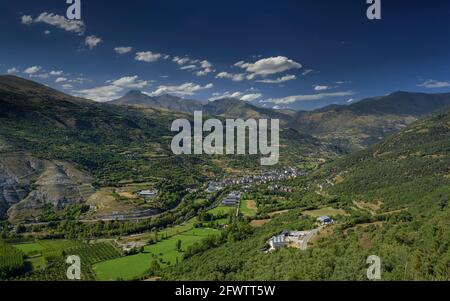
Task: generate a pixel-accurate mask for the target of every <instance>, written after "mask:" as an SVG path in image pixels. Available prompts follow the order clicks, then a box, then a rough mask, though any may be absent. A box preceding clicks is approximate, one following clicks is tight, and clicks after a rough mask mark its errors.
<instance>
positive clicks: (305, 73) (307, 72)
mask: <svg viewBox="0 0 450 301" xmlns="http://www.w3.org/2000/svg"><path fill="white" fill-rule="evenodd" d="M313 71H314V70H313V69H306V70H305V71H303V72H302V75H303V76H306V75H308V74H310V73H311V72H313Z"/></svg>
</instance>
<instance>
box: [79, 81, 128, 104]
mask: <svg viewBox="0 0 450 301" xmlns="http://www.w3.org/2000/svg"><path fill="white" fill-rule="evenodd" d="M122 91H123V88H122V87H118V86H114V85H108V86H101V87H96V88H92V89H84V90H81V91H78V92H77V93H76V95H77V96H79V97H84V98H87V99H92V100H95V101H98V102H105V101H109V100H113V99H115V98H119V97H120V95H119V93H120V92H122Z"/></svg>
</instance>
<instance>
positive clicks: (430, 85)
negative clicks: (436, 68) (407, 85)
mask: <svg viewBox="0 0 450 301" xmlns="http://www.w3.org/2000/svg"><path fill="white" fill-rule="evenodd" d="M418 86H419V87H425V88H427V89H439V88H447V87H450V82H449V81H437V80H434V79H429V80H427V81H424V82H423V83H421V84H419V85H418Z"/></svg>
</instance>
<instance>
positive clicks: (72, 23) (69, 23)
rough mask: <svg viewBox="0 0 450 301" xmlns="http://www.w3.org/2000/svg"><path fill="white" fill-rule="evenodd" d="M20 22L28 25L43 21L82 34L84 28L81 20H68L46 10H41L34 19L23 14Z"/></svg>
mask: <svg viewBox="0 0 450 301" xmlns="http://www.w3.org/2000/svg"><path fill="white" fill-rule="evenodd" d="M21 22H22V24H26V25H30V24H32V23H45V24H48V25H51V26H54V27H57V28H60V29H63V30H65V31H67V32H71V33H76V34H78V35H83V34H84V32H85V30H86V26H85V25H84V22H83V21H80V20H69V19H67V18H66V17H64V16H60V15H57V14H54V13H47V12H43V13H42V14H40V15H39V16H38V17H37V18H35V19H33V18H32V17H31V16H29V15H24V16H22V18H21ZM49 33H50V32H49Z"/></svg>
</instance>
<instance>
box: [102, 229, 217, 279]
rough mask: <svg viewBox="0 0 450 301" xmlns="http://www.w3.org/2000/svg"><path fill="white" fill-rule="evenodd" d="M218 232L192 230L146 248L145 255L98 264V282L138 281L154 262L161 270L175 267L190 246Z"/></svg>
mask: <svg viewBox="0 0 450 301" xmlns="http://www.w3.org/2000/svg"><path fill="white" fill-rule="evenodd" d="M218 232H219V231H218V230H215V229H209V228H199V229H192V230H189V231H187V232H184V233H182V234H178V235H175V236H172V237H170V238H169V239H166V240H163V241H160V242H158V243H156V244H154V245H149V246H146V247H145V248H144V252H143V253H140V254H136V255H131V256H126V257H121V258H117V259H113V260H108V261H103V262H100V263H97V264H95V265H94V266H93V270H94V272H95V274H96V276H97V279H98V280H103V281H105V280H118V279H122V280H132V279H137V278H139V277H142V276H143V275H145V273H146V272H147V271H148V269H149V268H150V266H151V265H152V263H154V262H157V263H158V265H159V266H160V267H161V268H164V267H167V266H169V265H175V264H177V261H178V262H181V260H182V256H183V251H186V249H187V248H188V247H189V246H191V245H193V244H194V243H196V242H199V241H201V240H202V239H204V238H206V237H207V236H209V235H212V234H216V233H218ZM178 241H181V252H180V251H179V250H177V242H178Z"/></svg>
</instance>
